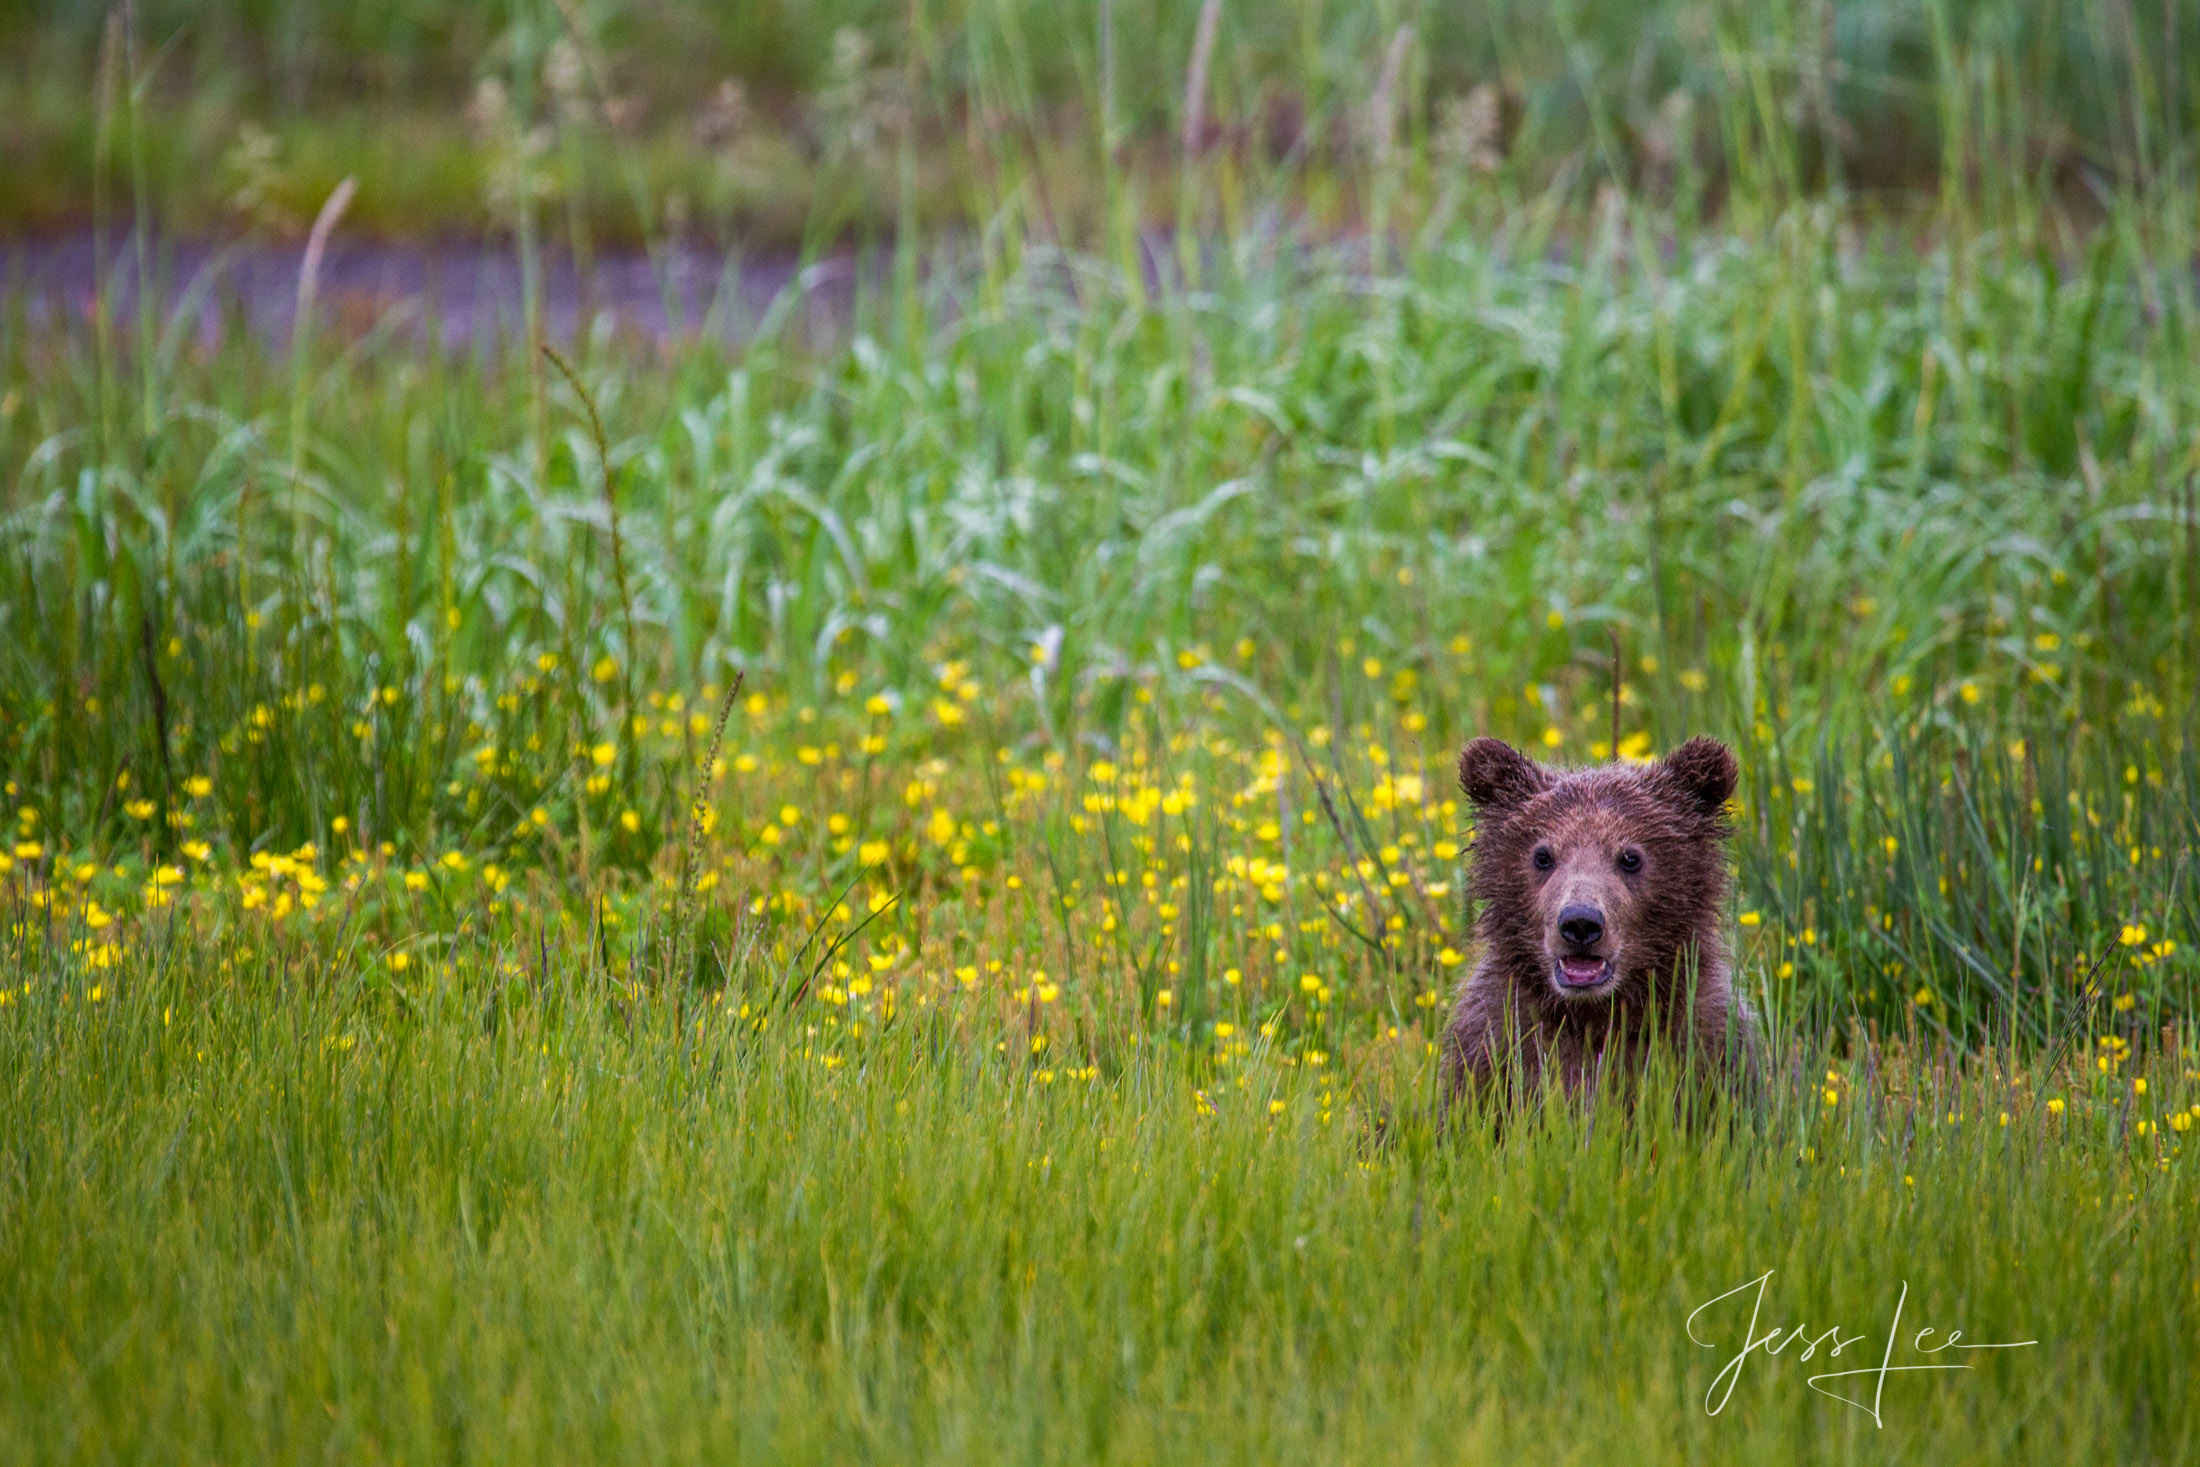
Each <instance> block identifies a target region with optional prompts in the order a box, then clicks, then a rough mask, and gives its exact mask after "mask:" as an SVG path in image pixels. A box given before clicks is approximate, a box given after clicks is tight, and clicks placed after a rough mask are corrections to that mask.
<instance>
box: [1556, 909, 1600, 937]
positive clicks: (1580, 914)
mask: <svg viewBox="0 0 2200 1467" xmlns="http://www.w3.org/2000/svg"><path fill="white" fill-rule="evenodd" d="M1558 935H1559V936H1560V937H1563V938H1565V939H1566V940H1567V941H1568V942H1570V943H1572V944H1573V945H1574V946H1575V947H1595V946H1596V942H1597V939H1598V938H1600V937H1602V936H1603V935H1604V914H1603V913H1602V912H1600V911H1598V910H1597V909H1596V908H1595V907H1588V906H1580V905H1575V906H1571V907H1566V908H1563V909H1561V910H1560V912H1559V914H1558Z"/></svg>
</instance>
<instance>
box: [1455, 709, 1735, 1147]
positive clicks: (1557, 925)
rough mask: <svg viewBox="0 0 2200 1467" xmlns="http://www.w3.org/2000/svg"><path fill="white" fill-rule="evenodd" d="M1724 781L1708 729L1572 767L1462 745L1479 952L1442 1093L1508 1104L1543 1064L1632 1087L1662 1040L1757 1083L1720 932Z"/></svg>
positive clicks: (1727, 766)
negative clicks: (1645, 760)
mask: <svg viewBox="0 0 2200 1467" xmlns="http://www.w3.org/2000/svg"><path fill="white" fill-rule="evenodd" d="M1735 775H1736V771H1735V765H1734V755H1733V753H1732V751H1730V750H1729V749H1728V748H1727V747H1726V745H1724V744H1722V743H1720V742H1719V741H1718V740H1716V739H1710V738H1694V739H1690V740H1689V741H1688V742H1687V743H1685V744H1683V745H1681V746H1680V747H1679V748H1677V749H1675V750H1673V752H1672V753H1670V754H1668V755H1666V756H1665V758H1663V759H1661V760H1658V761H1657V762H1655V763H1652V764H1645V765H1638V766H1632V767H1630V766H1623V765H1610V766H1605V767H1602V768H1595V769H1578V770H1562V769H1553V768H1548V767H1546V766H1544V765H1541V764H1537V763H1536V762H1535V761H1534V760H1532V759H1529V758H1528V757H1527V756H1526V755H1524V754H1522V753H1521V752H1520V751H1519V750H1517V749H1514V748H1513V747H1511V746H1510V745H1508V744H1505V743H1503V742H1501V741H1499V740H1497V739H1488V738H1482V739H1475V740H1474V741H1472V742H1471V743H1469V744H1468V745H1467V746H1466V748H1465V749H1463V750H1461V751H1460V755H1459V786H1460V788H1461V789H1463V790H1464V791H1465V792H1466V795H1467V798H1468V799H1469V800H1470V801H1472V802H1473V804H1474V807H1475V811H1476V821H1475V836H1474V848H1473V874H1472V879H1471V884H1470V888H1469V889H1470V892H1471V894H1472V895H1473V896H1474V897H1475V898H1476V899H1478V900H1479V901H1480V902H1481V904H1482V913H1481V917H1480V918H1479V920H1478V921H1477V922H1476V924H1475V933H1476V936H1477V938H1478V939H1479V941H1480V946H1481V960H1480V962H1479V963H1478V964H1477V965H1476V967H1475V968H1474V971H1473V972H1472V973H1471V974H1469V975H1468V977H1467V980H1466V982H1465V983H1464V984H1462V985H1461V986H1460V989H1459V997H1458V1001H1457V1004H1456V1006H1455V1008H1454V1010H1453V1013H1452V1019H1451V1026H1450V1029H1449V1031H1448V1033H1447V1035H1446V1045H1445V1055H1444V1079H1445V1092H1446V1094H1447V1096H1450V1097H1453V1098H1456V1097H1457V1096H1458V1095H1459V1094H1460V1093H1461V1092H1462V1091H1463V1090H1465V1089H1467V1088H1468V1087H1469V1086H1471V1087H1472V1088H1473V1089H1474V1090H1475V1091H1476V1092H1477V1093H1479V1094H1481V1095H1482V1096H1484V1097H1485V1098H1487V1099H1492V1100H1495V1101H1496V1102H1498V1103H1499V1104H1500V1105H1509V1104H1511V1103H1515V1102H1517V1101H1519V1100H1521V1099H1524V1098H1526V1097H1529V1096H1532V1095H1534V1094H1536V1093H1537V1092H1538V1087H1539V1086H1540V1085H1541V1084H1542V1083H1543V1079H1544V1076H1545V1072H1546V1071H1552V1072H1554V1073H1553V1074H1552V1078H1553V1079H1556V1080H1557V1081H1558V1082H1559V1083H1560V1084H1561V1085H1562V1086H1563V1087H1564V1089H1565V1090H1566V1091H1567V1092H1568V1093H1570V1094H1574V1095H1580V1094H1582V1093H1583V1092H1585V1091H1587V1090H1590V1089H1593V1088H1594V1087H1595V1085H1596V1084H1597V1083H1598V1077H1599V1074H1600V1072H1601V1071H1605V1070H1610V1071H1612V1072H1613V1080H1614V1081H1615V1082H1619V1083H1624V1082H1626V1081H1628V1080H1629V1079H1630V1078H1631V1077H1632V1076H1634V1075H1636V1074H1638V1073H1639V1072H1640V1070H1641V1066H1642V1062H1643V1060H1644V1059H1645V1058H1646V1057H1647V1052H1648V1049H1649V1047H1650V1046H1651V1045H1652V1044H1653V1043H1656V1042H1659V1041H1661V1040H1662V1041H1664V1042H1667V1043H1670V1044H1671V1045H1672V1046H1673V1048H1674V1050H1675V1052H1676V1053H1677V1054H1678V1055H1679V1056H1680V1057H1681V1058H1682V1060H1683V1062H1684V1063H1685V1062H1690V1061H1692V1063H1693V1067H1694V1070H1695V1072H1696V1073H1697V1074H1698V1075H1700V1076H1701V1077H1703V1078H1705V1079H1707V1080H1709V1081H1711V1082H1712V1083H1713V1084H1714V1085H1717V1084H1720V1083H1722V1082H1725V1081H1728V1080H1733V1079H1739V1080H1743V1081H1745V1082H1753V1081H1754V1080H1755V1078H1756V1074H1757V1068H1758V1066H1757V1059H1756V1055H1757V1046H1758V1034H1757V1021H1756V1017H1755V1015H1753V1014H1752V1013H1751V1012H1750V1010H1749V1006H1748V1004H1747V1003H1745V1002H1744V1001H1743V1000H1742V999H1741V998H1740V997H1739V996H1738V995H1736V994H1735V992H1734V990H1733V986H1732V984H1731V982H1730V981H1729V975H1728V959H1727V949H1726V942H1725V940H1724V938H1723V936H1722V935H1721V933H1720V928H1719V923H1720V914H1721V912H1722V911H1723V909H1724V907H1725V904H1726V894H1727V873H1726V840H1727V837H1728V835H1729V834H1730V830H1729V827H1728V824H1727V818H1726V802H1727V800H1728V798H1729V797H1731V796H1732V795H1733V793H1734V781H1735Z"/></svg>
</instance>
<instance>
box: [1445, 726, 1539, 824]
mask: <svg viewBox="0 0 2200 1467" xmlns="http://www.w3.org/2000/svg"><path fill="white" fill-rule="evenodd" d="M1550 786H1551V775H1550V771H1549V770H1547V769H1545V768H1544V767H1543V766H1542V765H1540V764H1538V763H1536V762H1535V761H1534V760H1533V759H1530V758H1529V757H1528V756H1527V755H1525V754H1523V753H1521V752H1520V751H1519V750H1518V749H1516V748H1514V747H1513V746H1512V745H1511V744H1508V743H1506V742H1505V741H1504V740H1503V739H1490V738H1482V739H1470V740H1468V741H1467V746H1466V747H1465V748H1464V749H1461V750H1460V751H1459V788H1460V789H1461V790H1462V791H1463V792H1464V793H1465V794H1466V797H1467V798H1468V799H1470V800H1472V801H1473V802H1474V807H1475V808H1476V809H1477V810H1481V811H1485V812H1488V811H1496V810H1503V809H1508V808H1510V807H1511V806H1514V805H1521V804H1525V803H1527V802H1528V801H1529V800H1532V799H1534V798H1535V797H1536V796H1537V795H1539V794H1541V793H1543V791H1545V790H1546V789H1549V788H1550Z"/></svg>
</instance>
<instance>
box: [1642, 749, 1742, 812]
mask: <svg viewBox="0 0 2200 1467" xmlns="http://www.w3.org/2000/svg"><path fill="white" fill-rule="evenodd" d="M1658 768H1659V769H1660V770H1661V771H1662V772H1663V773H1664V775H1665V778H1666V780H1667V782H1668V783H1669V784H1671V785H1672V787H1673V788H1674V789H1675V790H1676V791H1678V792H1679V793H1680V794H1681V795H1682V796H1684V797H1685V798H1686V799H1687V800H1688V801H1689V802H1690V803H1691V804H1693V805H1694V806H1695V807H1696V808H1697V810H1698V811H1700V812H1701V813H1703V814H1705V815H1715V814H1717V813H1718V812H1719V811H1720V810H1721V809H1722V808H1724V807H1725V805H1726V802H1727V801H1728V800H1730V799H1732V798H1734V784H1735V781H1736V780H1737V779H1739V778H1740V777H1741V771H1740V769H1739V768H1738V767H1737V766H1736V765H1735V763H1734V751H1733V750H1732V749H1729V748H1728V747H1727V746H1726V745H1724V744H1722V743H1720V742H1719V741H1718V740H1717V739H1715V738H1712V737H1710V736H1709V735H1707V734H1698V735H1696V737H1694V738H1692V739H1690V740H1689V741H1688V742H1687V743H1685V744H1683V745H1681V746H1680V747H1679V748H1677V749H1675V750H1674V751H1673V752H1672V753H1670V754H1668V755H1666V756H1665V757H1664V758H1663V759H1661V760H1659V761H1658Z"/></svg>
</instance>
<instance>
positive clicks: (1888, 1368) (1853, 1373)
mask: <svg viewBox="0 0 2200 1467" xmlns="http://www.w3.org/2000/svg"><path fill="white" fill-rule="evenodd" d="M1772 1274H1773V1270H1771V1269H1769V1268H1768V1269H1766V1270H1765V1271H1764V1272H1763V1273H1761V1274H1759V1275H1758V1276H1757V1277H1755V1278H1753V1279H1751V1280H1750V1281H1749V1282H1748V1283H1745V1284H1737V1285H1735V1286H1734V1287H1733V1288H1731V1289H1728V1290H1727V1291H1726V1292H1725V1293H1723V1294H1721V1295H1719V1297H1718V1298H1716V1299H1709V1300H1706V1301H1705V1302H1704V1303H1702V1304H1699V1305H1697V1306H1696V1308H1695V1312H1694V1313H1692V1314H1690V1315H1689V1316H1688V1324H1687V1329H1688V1338H1689V1339H1690V1340H1692V1341H1694V1342H1695V1343H1696V1344H1698V1345H1700V1346H1702V1347H1703V1348H1705V1349H1707V1350H1716V1349H1719V1348H1721V1346H1720V1344H1719V1343H1718V1342H1717V1341H1716V1340H1707V1339H1705V1338H1703V1337H1702V1336H1701V1335H1699V1334H1697V1333H1696V1320H1697V1318H1698V1317H1699V1316H1700V1315H1702V1314H1703V1312H1704V1311H1705V1310H1707V1309H1709V1308H1711V1307H1712V1305H1714V1304H1723V1303H1725V1302H1726V1301H1727V1300H1729V1299H1732V1298H1734V1297H1735V1296H1737V1295H1740V1294H1745V1293H1748V1292H1750V1291H1751V1290H1755V1291H1756V1298H1755V1300H1754V1301H1753V1302H1752V1303H1751V1305H1750V1309H1749V1328H1748V1329H1747V1330H1745V1331H1744V1332H1743V1334H1742V1347H1741V1348H1740V1349H1739V1350H1736V1351H1735V1352H1734V1358H1733V1359H1731V1360H1729V1361H1727V1363H1726V1366H1725V1368H1724V1369H1722V1370H1720V1372H1719V1373H1718V1375H1717V1376H1716V1377H1715V1378H1714V1379H1713V1380H1712V1382H1711V1389H1710V1390H1708V1391H1706V1392H1704V1398H1703V1404H1704V1410H1705V1411H1706V1412H1707V1413H1708V1414H1710V1415H1712V1416H1716V1415H1718V1414H1719V1413H1720V1412H1721V1411H1723V1410H1725V1409H1726V1403H1727V1400H1728V1398H1729V1397H1731V1396H1732V1395H1733V1394H1734V1387H1735V1385H1736V1384H1737V1383H1738V1382H1740V1380H1741V1378H1742V1366H1743V1365H1744V1364H1746V1363H1747V1362H1748V1360H1749V1357H1750V1355H1751V1354H1752V1353H1753V1352H1755V1353H1762V1354H1764V1355H1767V1356H1772V1357H1778V1356H1779V1355H1781V1354H1782V1353H1783V1352H1785V1351H1786V1350H1787V1348H1788V1347H1789V1346H1790V1345H1795V1344H1801V1345H1802V1347H1803V1348H1802V1350H1801V1351H1800V1352H1799V1353H1798V1354H1797V1355H1796V1356H1795V1358H1796V1360H1798V1361H1805V1360H1809V1359H1811V1358H1813V1357H1814V1356H1816V1355H1817V1353H1818V1350H1819V1347H1820V1346H1823V1345H1829V1342H1830V1348H1828V1349H1827V1350H1826V1358H1827V1359H1829V1360H1833V1359H1838V1358H1840V1355H1841V1352H1842V1351H1843V1350H1846V1349H1848V1348H1849V1347H1850V1346H1852V1345H1860V1344H1862V1343H1864V1340H1865V1338H1866V1337H1865V1336H1864V1335H1857V1336H1855V1337H1853V1338H1845V1337H1843V1335H1842V1333H1841V1326H1840V1325H1838V1324H1836V1325H1833V1326H1831V1327H1830V1328H1828V1329H1826V1330H1825V1331H1824V1332H1822V1333H1819V1334H1816V1335H1813V1334H1812V1333H1811V1328H1810V1326H1809V1325H1807V1324H1799V1325H1796V1326H1795V1327H1794V1328H1793V1329H1789V1328H1787V1327H1786V1326H1784V1325H1773V1326H1772V1327H1770V1328H1769V1329H1767V1330H1765V1331H1764V1333H1762V1334H1759V1333H1758V1332H1757V1322H1758V1320H1759V1319H1760V1318H1761V1317H1762V1316H1763V1314H1764V1308H1765V1287H1766V1285H1768V1284H1769V1283H1771V1281H1772ZM1909 1298H1910V1285H1909V1282H1908V1281H1907V1280H1904V1281H1903V1284H1902V1292H1901V1294H1900V1295H1898V1296H1897V1297H1896V1299H1895V1301H1894V1318H1893V1319H1892V1320H1890V1321H1889V1322H1888V1324H1887V1342H1886V1347H1885V1348H1884V1349H1883V1350H1882V1351H1881V1352H1880V1357H1879V1363H1878V1364H1877V1365H1867V1366H1863V1367H1860V1368H1859V1369H1855V1370H1829V1371H1826V1372H1824V1373H1822V1374H1819V1375H1814V1376H1811V1377H1810V1378H1809V1379H1808V1380H1806V1381H1805V1382H1804V1384H1805V1385H1808V1386H1809V1387H1810V1388H1811V1389H1812V1390H1814V1391H1816V1392H1818V1394H1820V1395H1822V1396H1831V1397H1832V1398H1833V1399H1834V1400H1836V1401H1840V1402H1842V1403H1843V1404H1845V1405H1850V1406H1854V1407H1856V1409H1858V1410H1859V1411H1862V1412H1863V1413H1864V1414H1865V1415H1867V1416H1869V1417H1871V1419H1872V1425H1874V1426H1881V1427H1883V1426H1885V1424H1886V1423H1885V1422H1884V1421H1883V1420H1881V1418H1880V1414H1879V1405H1880V1400H1881V1398H1882V1397H1883V1396H1885V1394H1886V1390H1887V1377H1888V1376H1890V1375H1898V1374H1902V1373H1905V1372H1908V1371H1915V1370H1970V1369H1972V1368H1973V1367H1971V1366H1969V1365H1964V1364H1957V1363H1952V1362H1939V1361H1935V1362H1933V1363H1930V1364H1924V1365H1909V1364H1904V1365H1897V1364H1895V1363H1894V1358H1895V1341H1896V1340H1897V1338H1898V1337H1899V1336H1900V1335H1901V1333H1902V1307H1903V1305H1905V1304H1907V1303H1908V1302H1909ZM1936 1334H1938V1335H1942V1336H1943V1338H1942V1340H1941V1342H1940V1343H1939V1344H1937V1345H1928V1344H1927V1343H1926V1340H1927V1339H1928V1338H1929V1337H1931V1336H1933V1335H1936ZM2038 1343H2039V1341H2038V1340H2010V1341H2007V1342H2005V1343H2002V1344H1969V1343H1965V1342H1964V1339H1963V1331H1962V1330H1959V1329H1952V1330H1941V1329H1939V1328H1937V1327H1936V1326H1933V1325H1927V1326H1926V1327H1925V1328H1923V1329H1921V1330H1919V1331H1917V1333H1916V1334H1915V1335H1913V1336H1912V1337H1911V1339H1910V1349H1911V1350H1912V1351H1914V1352H1915V1353H1917V1354H1919V1355H1938V1354H1940V1353H1941V1352H1942V1351H1944V1350H2021V1349H2023V1348H2025V1347H2026V1346H2027V1345H2036V1344H2038ZM1858 1376H1870V1377H1872V1378H1873V1379H1872V1384H1871V1395H1870V1397H1869V1398H1868V1399H1862V1398H1859V1397H1858V1396H1851V1395H1844V1394H1842V1390H1846V1389H1848V1388H1847V1387H1843V1388H1842V1390H1833V1389H1828V1388H1827V1386H1826V1385H1825V1384H1824V1383H1825V1382H1827V1381H1837V1380H1852V1379H1855V1378H1856V1377H1858Z"/></svg>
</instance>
